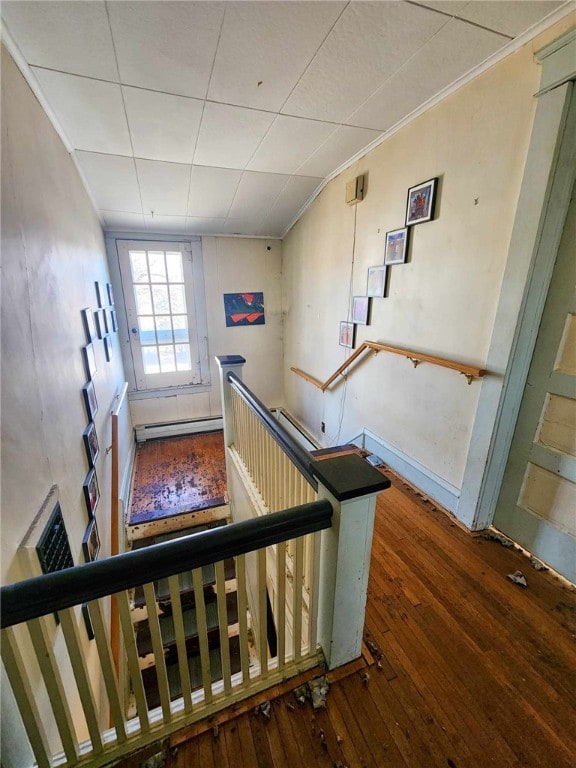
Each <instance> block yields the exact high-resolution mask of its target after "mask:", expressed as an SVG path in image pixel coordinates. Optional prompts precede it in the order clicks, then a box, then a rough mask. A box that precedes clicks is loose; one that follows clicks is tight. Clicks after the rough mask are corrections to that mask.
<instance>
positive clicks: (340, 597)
mask: <svg viewBox="0 0 576 768" xmlns="http://www.w3.org/2000/svg"><path fill="white" fill-rule="evenodd" d="M311 471H312V473H313V474H314V476H315V477H316V478H317V480H318V498H319V499H328V500H329V501H330V502H331V504H332V508H333V510H334V514H333V518H332V527H331V528H328V529H327V530H324V531H322V537H321V543H320V574H319V575H320V578H319V582H320V583H319V587H320V591H319V600H318V609H319V615H318V642H319V643H320V645H321V647H322V650H323V651H324V656H325V657H326V662H327V664H328V668H329V669H334V668H335V667H339V666H341V665H342V664H346V663H348V662H349V661H352V660H353V659H357V658H358V657H359V656H360V655H361V653H362V637H363V632H364V616H365V613H366V595H367V590H368V574H369V571H370V555H371V550H372V534H373V531H374V514H375V509H376V496H377V495H378V494H379V493H380V492H381V491H383V490H384V489H385V488H389V487H390V480H388V478H387V477H385V476H384V475H382V474H381V473H380V472H378V471H377V470H376V469H374V467H372V466H370V464H368V462H366V461H365V460H364V459H363V458H362V457H361V456H358V455H356V454H351V455H347V456H339V457H335V458H333V459H325V460H323V461H317V462H314V464H312V466H311Z"/></svg>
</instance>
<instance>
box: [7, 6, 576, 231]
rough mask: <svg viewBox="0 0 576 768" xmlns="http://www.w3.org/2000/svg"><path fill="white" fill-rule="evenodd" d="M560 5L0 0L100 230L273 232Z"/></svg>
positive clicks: (14, 45)
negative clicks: (411, 118) (329, 182)
mask: <svg viewBox="0 0 576 768" xmlns="http://www.w3.org/2000/svg"><path fill="white" fill-rule="evenodd" d="M573 7H574V6H573V3H571V2H555V1H554V0H544V1H538V2H532V1H531V0H518V1H516V2H506V1H505V0H500V1H499V2H494V1H488V2H483V1H482V0H472V2H470V1H469V0H468V1H466V0H463V1H459V0H448V1H440V2H432V0H430V1H427V0H426V1H425V0H423V1H422V2H404V1H403V0H391V1H390V2H388V1H387V0H380V1H379V2H356V1H353V2H337V1H336V0H331V1H326V2H318V1H316V2H314V1H313V2H303V1H300V0H298V1H296V2H282V1H281V0H275V1H272V2H249V1H246V2H244V1H240V0H235V1H234V2H217V1H216V0H213V1H208V2H192V1H189V2H186V1H184V2H170V1H169V0H163V1H162V2H125V1H124V0H120V1H116V0H111V1H110V2H95V1H91V0H87V1H81V2H75V1H67V2H50V1H46V0H42V1H41V2H28V1H27V0H18V1H17V2H12V1H10V0H5V1H4V2H2V6H1V14H2V18H3V24H4V26H5V30H4V31H5V39H6V40H7V41H8V44H9V47H10V49H11V50H12V52H13V53H15V54H16V58H17V61H19V63H20V64H21V65H22V66H23V69H24V70H26V72H27V75H28V78H29V80H30V81H31V83H32V84H33V87H34V88H35V89H36V91H37V93H39V94H40V97H41V100H42V101H43V103H44V104H45V105H46V106H47V111H48V113H49V114H51V116H52V119H53V120H54V122H55V124H56V125H57V126H58V129H59V130H60V133H61V135H62V136H63V138H64V140H65V142H66V144H67V146H68V147H69V148H70V150H71V151H72V152H73V154H74V157H75V159H76V162H77V164H78V166H79V168H80V171H81V174H82V176H83V178H84V180H85V183H86V185H87V188H88V190H89V192H90V195H91V197H92V199H93V201H94V203H95V205H96V208H97V209H98V212H99V215H100V217H101V220H102V223H103V225H104V227H105V228H106V229H108V230H116V231H132V232H135V231H149V232H157V233H173V234H179V235H181V234H242V235H252V236H266V237H279V236H282V235H283V234H284V233H285V231H286V229H287V228H288V227H289V226H290V225H291V224H292V223H293V221H294V220H295V218H296V217H297V215H298V214H299V212H300V211H302V209H303V208H304V206H305V205H306V204H307V203H308V202H309V201H310V200H311V199H312V198H313V196H314V194H315V193H316V192H317V191H318V189H320V188H321V187H322V185H323V184H324V183H325V181H326V179H327V178H330V177H331V176H332V175H334V173H335V172H336V171H337V170H338V169H341V168H342V167H344V166H345V165H346V163H348V162H349V161H350V160H351V159H352V158H354V157H357V156H359V155H360V154H361V153H362V151H363V150H365V149H366V148H367V147H369V146H370V145H372V144H373V143H374V142H376V141H378V140H380V139H381V138H382V137H383V136H385V135H386V134H387V133H389V132H391V131H392V130H394V128H395V126H397V125H398V124H399V123H400V122H402V121H405V120H406V119H407V118H408V117H409V116H410V115H411V114H413V113H415V112H417V111H418V110H420V109H421V108H422V105H425V104H426V103H427V102H430V101H431V100H434V99H435V98H437V96H438V94H442V93H443V92H445V91H446V89H449V88H450V86H451V85H452V84H453V83H455V82H456V81H459V80H460V79H461V78H463V77H465V76H466V75H467V74H468V73H469V72H470V71H471V70H475V69H476V68H477V67H479V66H480V65H481V64H482V63H483V62H485V61H486V60H487V59H490V58H491V57H494V56H495V55H498V54H499V53H502V52H505V51H506V50H508V49H510V47H511V46H513V45H514V41H516V42H518V38H520V39H521V40H522V39H527V38H528V37H529V36H530V35H531V34H532V33H533V32H535V30H536V29H541V28H542V27H543V26H546V25H547V24H549V23H552V22H553V21H555V20H556V19H558V18H559V17H561V16H562V15H563V14H565V13H567V12H568V11H569V10H570V9H571V8H573ZM6 32H7V34H6Z"/></svg>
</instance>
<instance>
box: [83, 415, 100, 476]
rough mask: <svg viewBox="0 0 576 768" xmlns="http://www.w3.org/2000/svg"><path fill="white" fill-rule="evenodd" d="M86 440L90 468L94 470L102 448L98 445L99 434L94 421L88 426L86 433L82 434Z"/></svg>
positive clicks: (85, 445)
mask: <svg viewBox="0 0 576 768" xmlns="http://www.w3.org/2000/svg"><path fill="white" fill-rule="evenodd" d="M82 438H83V439H84V448H85V449H86V458H87V459H88V467H90V468H92V467H95V466H96V459H97V458H98V455H99V453H100V446H99V444H98V433H97V432H96V424H94V422H93V421H91V422H90V424H88V426H87V427H86V429H85V430H84V432H83V433H82Z"/></svg>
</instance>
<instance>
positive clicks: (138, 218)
mask: <svg viewBox="0 0 576 768" xmlns="http://www.w3.org/2000/svg"><path fill="white" fill-rule="evenodd" d="M100 213H101V214H102V216H103V218H104V227H105V229H115V230H121V231H122V232H139V231H140V230H141V229H143V228H144V216H142V214H141V213H121V212H119V211H100Z"/></svg>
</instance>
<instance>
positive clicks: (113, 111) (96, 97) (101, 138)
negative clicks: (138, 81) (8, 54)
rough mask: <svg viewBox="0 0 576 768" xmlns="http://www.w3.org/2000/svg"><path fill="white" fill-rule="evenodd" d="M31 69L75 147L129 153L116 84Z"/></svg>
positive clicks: (115, 153)
mask: <svg viewBox="0 0 576 768" xmlns="http://www.w3.org/2000/svg"><path fill="white" fill-rule="evenodd" d="M33 72H34V74H35V76H36V78H37V79H38V82H39V84H40V87H41V89H42V92H43V93H44V95H45V96H46V100H47V102H48V104H50V106H51V108H52V109H53V110H54V113H55V115H56V117H57V119H58V122H59V123H60V125H61V126H62V129H63V131H64V133H65V134H66V136H67V137H68V139H69V141H70V143H71V144H72V146H73V147H74V148H75V149H82V150H85V151H88V152H108V153H110V154H111V155H131V154H132V148H131V145H130V136H129V134H128V125H127V123H126V115H125V113H124V105H123V103H122V94H121V92H120V86H119V85H116V84H115V83H103V82H101V81H100V80H91V79H90V78H87V77H77V76H76V75H65V74H62V73H61V72H52V71H51V70H48V69H37V68H36V67H34V69H33Z"/></svg>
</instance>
